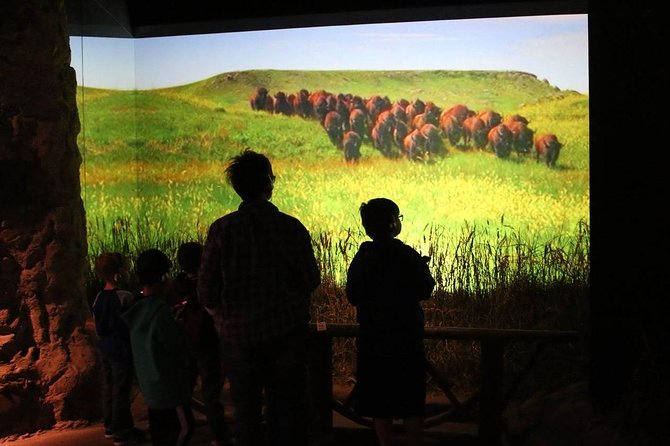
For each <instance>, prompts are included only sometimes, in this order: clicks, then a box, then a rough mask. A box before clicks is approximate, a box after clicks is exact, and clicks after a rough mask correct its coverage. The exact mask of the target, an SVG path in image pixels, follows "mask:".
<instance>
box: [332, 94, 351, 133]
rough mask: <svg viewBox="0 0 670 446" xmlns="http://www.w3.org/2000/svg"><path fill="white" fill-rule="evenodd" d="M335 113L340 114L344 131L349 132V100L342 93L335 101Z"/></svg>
mask: <svg viewBox="0 0 670 446" xmlns="http://www.w3.org/2000/svg"><path fill="white" fill-rule="evenodd" d="M335 111H336V112H338V113H339V114H340V116H341V117H342V125H343V126H344V130H349V100H348V99H347V97H346V96H345V95H344V94H342V93H340V94H338V95H337V99H336V101H335Z"/></svg>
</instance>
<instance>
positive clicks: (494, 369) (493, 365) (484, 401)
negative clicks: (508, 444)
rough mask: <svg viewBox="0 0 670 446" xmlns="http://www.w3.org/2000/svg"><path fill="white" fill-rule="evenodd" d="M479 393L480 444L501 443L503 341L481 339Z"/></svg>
mask: <svg viewBox="0 0 670 446" xmlns="http://www.w3.org/2000/svg"><path fill="white" fill-rule="evenodd" d="M481 348H482V362H481V368H482V370H481V379H482V383H481V386H482V387H481V393H480V408H479V411H480V413H479V416H480V419H479V439H480V442H481V444H482V445H486V446H498V445H500V444H501V434H502V410H503V372H504V370H503V369H504V366H503V353H504V350H505V341H504V340H502V339H500V338H491V337H487V338H484V339H482V341H481Z"/></svg>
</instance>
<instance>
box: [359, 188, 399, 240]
mask: <svg viewBox="0 0 670 446" xmlns="http://www.w3.org/2000/svg"><path fill="white" fill-rule="evenodd" d="M360 212H361V222H362V223H363V227H364V228H365V233H366V234H367V235H368V236H369V237H370V238H371V239H373V240H374V239H376V238H383V237H391V238H392V237H395V236H397V235H398V234H400V231H401V229H402V224H401V220H402V215H400V208H399V207H398V205H397V204H395V203H394V202H393V201H392V200H389V199H388V198H373V199H372V200H370V201H368V202H367V203H363V204H361V207H360Z"/></svg>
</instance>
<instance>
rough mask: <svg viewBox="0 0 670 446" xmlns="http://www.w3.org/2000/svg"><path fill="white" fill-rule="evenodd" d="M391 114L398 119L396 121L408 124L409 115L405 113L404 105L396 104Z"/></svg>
mask: <svg viewBox="0 0 670 446" xmlns="http://www.w3.org/2000/svg"><path fill="white" fill-rule="evenodd" d="M391 114H392V115H393V117H394V118H395V119H396V121H402V122H404V123H405V124H408V122H407V113H406V112H405V107H403V106H402V105H400V104H394V105H393V107H391Z"/></svg>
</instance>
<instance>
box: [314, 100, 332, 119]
mask: <svg viewBox="0 0 670 446" xmlns="http://www.w3.org/2000/svg"><path fill="white" fill-rule="evenodd" d="M312 113H313V115H314V117H315V118H316V119H317V120H318V121H319V122H320V123H322V124H323V120H324V119H325V118H326V114H327V113H328V99H327V96H318V97H317V98H316V99H315V100H314V104H313V107H312Z"/></svg>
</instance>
